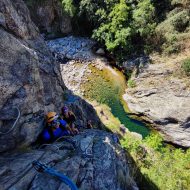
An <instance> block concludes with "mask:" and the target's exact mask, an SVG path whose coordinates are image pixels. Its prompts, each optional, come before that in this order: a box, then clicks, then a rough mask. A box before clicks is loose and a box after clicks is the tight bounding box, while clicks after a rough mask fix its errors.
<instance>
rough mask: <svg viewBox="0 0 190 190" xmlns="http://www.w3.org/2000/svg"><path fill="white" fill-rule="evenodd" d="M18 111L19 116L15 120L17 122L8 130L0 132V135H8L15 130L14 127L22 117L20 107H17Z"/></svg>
mask: <svg viewBox="0 0 190 190" xmlns="http://www.w3.org/2000/svg"><path fill="white" fill-rule="evenodd" d="M15 108H16V109H17V111H18V116H17V119H16V120H15V122H14V123H13V126H12V127H11V128H10V129H9V130H8V131H7V132H0V135H7V134H9V133H10V132H12V131H13V130H14V128H15V127H16V124H17V122H18V120H19V118H20V110H19V108H18V107H15Z"/></svg>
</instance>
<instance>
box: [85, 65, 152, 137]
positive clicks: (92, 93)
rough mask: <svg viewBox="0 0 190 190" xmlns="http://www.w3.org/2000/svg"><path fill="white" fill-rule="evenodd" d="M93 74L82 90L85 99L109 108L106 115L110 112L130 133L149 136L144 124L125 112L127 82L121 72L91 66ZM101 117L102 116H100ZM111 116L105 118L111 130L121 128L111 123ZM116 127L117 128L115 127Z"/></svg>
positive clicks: (89, 76)
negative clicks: (123, 96)
mask: <svg viewBox="0 0 190 190" xmlns="http://www.w3.org/2000/svg"><path fill="white" fill-rule="evenodd" d="M89 69H90V70H91V74H90V75H88V76H86V77H87V78H88V82H86V83H83V84H82V86H81V89H83V90H84V97H85V98H86V99H88V100H90V101H94V100H95V101H97V103H99V104H100V105H104V106H103V107H104V108H105V107H106V106H107V108H108V109H105V110H106V111H104V112H105V113H108V112H109V109H110V112H111V113H112V114H113V116H114V117H115V118H117V120H118V121H120V122H121V123H122V124H124V125H125V126H126V127H127V128H128V129H129V130H130V131H133V132H137V133H140V134H141V135H142V136H143V137H146V136H148V135H149V133H150V131H149V129H148V128H147V127H146V126H145V124H144V123H142V122H140V121H137V120H135V119H132V118H130V117H129V115H128V114H127V113H126V112H125V108H124V106H126V103H125V102H124V101H123V99H122V95H123V94H124V92H125V88H126V82H125V77H124V76H123V75H122V73H121V72H118V71H117V70H116V69H112V70H111V68H109V67H108V68H103V69H102V70H99V69H97V68H96V67H93V66H92V65H90V66H89ZM107 115H108V114H107ZM99 116H100V117H101V114H100V115H99ZM110 117H111V116H110V114H109V115H108V116H107V117H105V118H104V117H103V120H105V122H106V121H107V122H106V124H108V123H109V126H112V127H109V129H110V128H117V129H118V128H119V126H118V125H116V124H117V123H118V121H117V122H113V120H112V121H110V122H109V120H110V119H109V118H110ZM114 126H115V127H114Z"/></svg>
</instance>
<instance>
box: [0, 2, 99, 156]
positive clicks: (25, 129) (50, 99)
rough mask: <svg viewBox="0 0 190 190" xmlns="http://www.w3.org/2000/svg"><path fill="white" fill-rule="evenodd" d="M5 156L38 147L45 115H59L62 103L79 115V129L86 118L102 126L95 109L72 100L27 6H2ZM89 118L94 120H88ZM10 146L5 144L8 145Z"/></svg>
mask: <svg viewBox="0 0 190 190" xmlns="http://www.w3.org/2000/svg"><path fill="white" fill-rule="evenodd" d="M0 36H1V38H0V70H1V76H0V95H1V100H0V131H1V132H7V131H8V130H9V129H11V126H13V122H14V121H15V119H16V118H17V115H18V113H17V112H18V111H17V110H16V107H18V108H19V111H20V113H21V117H20V118H19V120H18V123H17V124H16V127H15V130H13V131H12V132H11V133H9V134H7V135H2V134H0V152H3V151H6V150H8V149H13V148H15V147H17V146H18V145H19V146H27V145H29V144H31V143H33V142H34V141H35V140H36V138H37V136H38V135H39V133H40V132H41V131H42V129H43V118H44V114H45V113H46V112H48V111H52V110H54V111H58V112H59V111H60V109H61V106H62V105H63V103H67V104H69V105H70V106H71V108H73V109H74V112H75V113H76V114H77V116H78V118H79V119H78V120H79V124H80V125H85V124H86V120H87V118H88V119H90V120H92V121H94V123H95V124H96V125H99V126H100V121H99V119H98V118H97V117H96V113H95V111H94V110H93V108H92V106H90V105H89V104H87V103H85V101H83V100H82V99H80V98H79V97H76V96H74V95H71V94H69V95H68V92H67V90H66V87H65V85H64V83H63V81H62V78H61V75H60V68H59V64H58V63H56V62H55V60H54V58H53V57H52V54H51V53H50V51H49V49H48V47H47V46H46V43H45V42H44V40H43V39H42V37H41V35H40V33H39V30H38V28H37V27H36V25H35V24H34V23H33V22H32V20H31V18H30V14H29V11H28V9H27V7H26V5H25V4H24V2H23V1H22V0H16V1H10V0H2V1H1V2H0ZM88 112H90V114H88ZM5 142H6V143H5Z"/></svg>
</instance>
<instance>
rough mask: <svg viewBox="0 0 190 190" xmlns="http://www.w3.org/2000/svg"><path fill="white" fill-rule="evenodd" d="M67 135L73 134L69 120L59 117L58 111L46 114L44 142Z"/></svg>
mask: <svg viewBox="0 0 190 190" xmlns="http://www.w3.org/2000/svg"><path fill="white" fill-rule="evenodd" d="M65 135H72V130H71V129H70V127H69V125H68V124H67V122H66V121H65V120H63V119H59V116H58V115H57V114H56V112H49V113H48V114H47V115H46V128H45V129H44V131H43V132H42V134H41V137H42V140H43V142H46V143H47V142H52V141H54V140H56V139H57V138H59V137H62V136H65Z"/></svg>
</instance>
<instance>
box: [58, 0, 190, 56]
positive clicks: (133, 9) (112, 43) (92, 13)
mask: <svg viewBox="0 0 190 190" xmlns="http://www.w3.org/2000/svg"><path fill="white" fill-rule="evenodd" d="M61 2H62V4H63V8H64V10H65V11H66V12H67V13H68V14H69V15H70V16H72V17H73V18H74V19H73V20H74V27H75V26H76V25H80V28H81V30H83V29H82V28H86V26H88V28H89V29H88V30H90V31H88V32H87V33H88V34H89V32H90V33H91V35H92V37H93V38H94V39H96V40H97V41H99V42H100V43H101V44H102V45H104V46H105V47H106V48H107V50H108V51H110V52H112V53H114V55H115V56H116V57H120V58H121V57H125V56H126V55H130V54H133V53H137V52H139V51H140V52H145V53H149V52H151V51H153V50H159V51H160V50H161V51H164V52H165V53H169V54H170V53H175V52H178V51H180V50H181V49H182V48H183V42H182V41H184V44H185V41H186V40H187V39H190V22H189V20H190V11H189V4H190V3H189V1H187V0H182V1H180V0H163V1H159V0H139V1H136V0H130V1H126V0H109V1H108V0H106V1H103V0H101V1H93V0H81V1H78V2H76V1H73V0H61ZM79 30H80V29H79Z"/></svg>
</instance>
